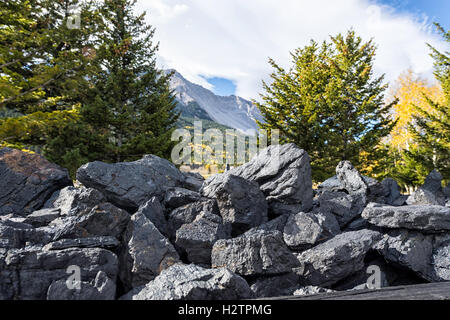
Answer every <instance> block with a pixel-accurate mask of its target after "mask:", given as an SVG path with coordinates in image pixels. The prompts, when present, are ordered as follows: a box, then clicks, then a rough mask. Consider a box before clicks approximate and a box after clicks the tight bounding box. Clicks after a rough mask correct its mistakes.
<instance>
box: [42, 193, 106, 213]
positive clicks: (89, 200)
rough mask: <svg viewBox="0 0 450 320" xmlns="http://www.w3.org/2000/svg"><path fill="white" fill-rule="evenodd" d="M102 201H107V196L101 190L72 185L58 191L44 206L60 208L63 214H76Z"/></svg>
mask: <svg viewBox="0 0 450 320" xmlns="http://www.w3.org/2000/svg"><path fill="white" fill-rule="evenodd" d="M102 202H106V198H105V196H104V195H103V194H102V193H101V192H100V191H98V190H95V189H92V188H86V187H81V188H75V187H72V186H70V187H66V188H64V189H61V190H58V191H56V192H55V193H54V194H53V195H52V196H51V197H50V199H48V200H47V202H46V203H45V205H44V207H45V208H54V209H58V210H60V214H61V215H62V216H76V215H78V214H80V213H81V212H83V211H86V210H89V209H92V208H93V207H95V206H96V205H98V204H100V203H102Z"/></svg>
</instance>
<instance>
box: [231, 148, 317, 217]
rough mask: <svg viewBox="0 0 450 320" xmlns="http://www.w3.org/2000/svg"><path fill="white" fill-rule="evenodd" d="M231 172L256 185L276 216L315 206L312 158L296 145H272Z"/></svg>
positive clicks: (306, 209)
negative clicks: (313, 201)
mask: <svg viewBox="0 0 450 320" xmlns="http://www.w3.org/2000/svg"><path fill="white" fill-rule="evenodd" d="M228 173H229V174H233V175H236V176H240V177H243V178H245V179H247V180H250V181H255V182H257V183H258V185H259V186H260V189H261V191H262V192H263V193H264V195H265V197H266V200H267V202H268V204H269V208H270V210H271V211H272V213H273V214H275V215H280V214H284V213H297V212H300V211H308V210H309V209H311V207H312V199H313V190H312V180H311V166H310V158H309V155H308V153H307V152H306V151H305V150H303V149H300V148H298V147H297V146H296V145H295V144H292V143H288V144H284V145H273V146H269V147H268V148H266V149H263V150H261V151H260V152H259V154H258V155H257V156H255V157H254V158H253V159H252V160H250V161H249V162H247V163H246V164H244V165H242V166H240V167H237V168H233V169H231V170H230V171H229V172H228Z"/></svg>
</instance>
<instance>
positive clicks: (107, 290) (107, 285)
mask: <svg viewBox="0 0 450 320" xmlns="http://www.w3.org/2000/svg"><path fill="white" fill-rule="evenodd" d="M115 298H116V283H115V282H114V281H112V280H111V279H110V278H108V275H107V274H106V273H104V272H103V271H99V272H98V273H97V276H96V277H95V279H94V280H92V281H90V282H87V281H81V282H80V284H79V288H77V289H69V287H68V286H67V283H66V280H58V281H54V282H53V283H52V284H51V285H50V287H49V288H48V291H47V300H114V299H115Z"/></svg>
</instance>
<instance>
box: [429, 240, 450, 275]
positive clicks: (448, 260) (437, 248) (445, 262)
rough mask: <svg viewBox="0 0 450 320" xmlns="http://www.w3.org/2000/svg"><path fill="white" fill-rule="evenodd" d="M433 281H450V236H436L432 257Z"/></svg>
mask: <svg viewBox="0 0 450 320" xmlns="http://www.w3.org/2000/svg"><path fill="white" fill-rule="evenodd" d="M431 266H432V271H431V276H430V277H429V279H430V278H431V279H433V281H450V234H448V233H447V234H444V235H436V236H435V238H434V243H433V255H432V257H431Z"/></svg>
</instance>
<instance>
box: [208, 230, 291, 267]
mask: <svg viewBox="0 0 450 320" xmlns="http://www.w3.org/2000/svg"><path fill="white" fill-rule="evenodd" d="M211 262H212V267H213V268H222V267H225V268H228V269H230V270H231V271H233V272H236V273H237V274H240V275H243V276H254V275H276V274H283V273H287V272H290V271H291V270H292V268H295V267H297V266H298V261H297V259H296V257H295V256H294V254H293V253H292V252H291V251H290V250H289V249H288V247H287V246H286V244H285V243H284V241H283V235H282V233H281V232H279V231H264V230H259V231H251V232H248V233H247V234H244V235H242V236H240V237H238V238H234V239H229V240H219V241H217V242H216V243H215V244H214V247H213V250H212V255H211Z"/></svg>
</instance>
